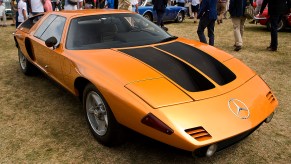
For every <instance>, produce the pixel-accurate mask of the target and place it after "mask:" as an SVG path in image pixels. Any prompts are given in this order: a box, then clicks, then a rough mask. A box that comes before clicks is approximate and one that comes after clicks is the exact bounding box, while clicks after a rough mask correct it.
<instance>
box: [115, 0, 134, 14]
mask: <svg viewBox="0 0 291 164" xmlns="http://www.w3.org/2000/svg"><path fill="white" fill-rule="evenodd" d="M132 6H135V12H136V13H138V0H119V4H118V9H122V10H129V11H132Z"/></svg>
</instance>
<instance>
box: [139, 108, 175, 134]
mask: <svg viewBox="0 0 291 164" xmlns="http://www.w3.org/2000/svg"><path fill="white" fill-rule="evenodd" d="M141 122H142V123H143V124H145V125H147V126H150V127H152V128H154V129H156V130H158V131H161V132H163V133H166V134H168V135H171V134H172V133H174V131H173V130H172V129H171V128H170V127H169V126H167V125H166V124H165V123H163V122H162V121H161V120H160V119H158V118H157V117H156V116H154V115H153V114H152V113H149V114H147V115H146V116H145V117H144V118H143V119H142V120H141Z"/></svg>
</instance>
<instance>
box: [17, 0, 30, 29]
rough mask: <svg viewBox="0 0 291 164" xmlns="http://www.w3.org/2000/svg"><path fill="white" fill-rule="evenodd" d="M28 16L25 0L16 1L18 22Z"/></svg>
mask: <svg viewBox="0 0 291 164" xmlns="http://www.w3.org/2000/svg"><path fill="white" fill-rule="evenodd" d="M27 18H28V16H27V6H26V0H19V2H18V22H19V24H21V23H22V22H24V21H25V20H26V19H27Z"/></svg>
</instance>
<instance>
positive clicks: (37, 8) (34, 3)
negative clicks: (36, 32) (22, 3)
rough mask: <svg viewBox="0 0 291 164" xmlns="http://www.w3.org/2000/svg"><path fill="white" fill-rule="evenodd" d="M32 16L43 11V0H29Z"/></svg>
mask: <svg viewBox="0 0 291 164" xmlns="http://www.w3.org/2000/svg"><path fill="white" fill-rule="evenodd" d="M29 2H30V7H31V14H32V16H34V15H37V14H40V13H43V12H44V8H43V3H42V1H41V0H29Z"/></svg>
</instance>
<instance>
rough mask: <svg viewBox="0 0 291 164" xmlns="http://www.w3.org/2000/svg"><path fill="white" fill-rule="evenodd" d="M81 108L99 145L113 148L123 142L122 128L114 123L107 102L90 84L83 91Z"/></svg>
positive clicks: (114, 120)
mask: <svg viewBox="0 0 291 164" xmlns="http://www.w3.org/2000/svg"><path fill="white" fill-rule="evenodd" d="M83 108H84V111H85V114H86V120H87V122H88V124H89V127H90V130H91V132H92V134H93V135H94V137H95V138H96V140H97V141H98V142H99V143H101V144H103V145H105V146H114V145H117V144H120V143H122V142H123V141H124V138H125V133H124V127H122V126H121V125H120V124H119V123H118V122H117V121H116V119H115V117H114V115H113V113H112V111H111V109H110V107H109V106H108V104H107V102H106V101H105V99H104V98H103V96H102V95H101V93H100V92H99V91H98V90H97V89H96V87H95V86H94V85H92V84H88V85H87V86H86V88H85V90H84V93H83Z"/></svg>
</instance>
